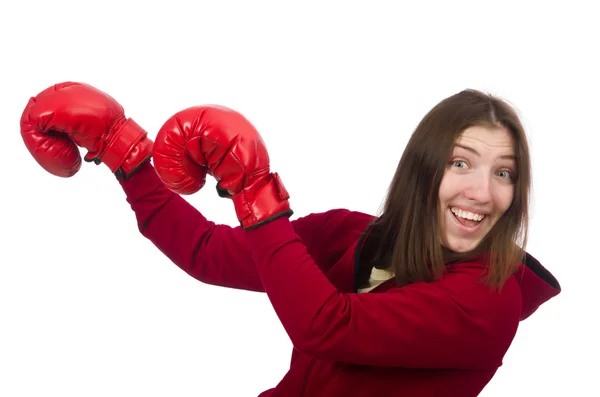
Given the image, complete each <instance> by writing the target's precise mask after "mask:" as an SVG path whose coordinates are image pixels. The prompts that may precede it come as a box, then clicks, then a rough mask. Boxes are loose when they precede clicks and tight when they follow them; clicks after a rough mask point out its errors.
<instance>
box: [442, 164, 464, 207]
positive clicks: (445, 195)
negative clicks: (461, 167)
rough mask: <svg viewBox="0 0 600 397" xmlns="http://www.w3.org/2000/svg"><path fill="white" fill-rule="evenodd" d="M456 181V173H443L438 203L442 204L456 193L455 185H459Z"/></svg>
mask: <svg viewBox="0 0 600 397" xmlns="http://www.w3.org/2000/svg"><path fill="white" fill-rule="evenodd" d="M458 182H459V181H458V180H457V178H456V175H454V174H452V173H451V172H448V171H446V172H445V173H444V177H443V178H442V182H441V184H440V190H439V194H438V196H439V203H440V205H444V202H446V201H448V200H449V199H451V198H452V197H453V196H454V195H456V191H457V187H458V185H459V183H458Z"/></svg>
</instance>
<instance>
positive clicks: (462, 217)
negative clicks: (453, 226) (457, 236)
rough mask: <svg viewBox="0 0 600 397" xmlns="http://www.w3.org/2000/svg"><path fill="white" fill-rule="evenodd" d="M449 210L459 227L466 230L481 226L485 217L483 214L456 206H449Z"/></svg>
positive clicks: (472, 230)
mask: <svg viewBox="0 0 600 397" xmlns="http://www.w3.org/2000/svg"><path fill="white" fill-rule="evenodd" d="M450 212H451V213H452V216H453V217H454V220H455V221H456V223H457V224H458V225H459V226H461V229H463V230H465V231H467V232H474V231H476V230H477V229H479V227H481V225H482V223H483V221H484V219H486V215H485V214H477V213H473V212H469V211H465V210H461V209H459V208H456V207H450Z"/></svg>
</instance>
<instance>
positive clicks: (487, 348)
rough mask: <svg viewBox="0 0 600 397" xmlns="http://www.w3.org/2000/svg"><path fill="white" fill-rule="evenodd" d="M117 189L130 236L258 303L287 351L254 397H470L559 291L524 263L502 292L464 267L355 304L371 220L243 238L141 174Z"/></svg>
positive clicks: (321, 223)
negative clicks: (279, 371)
mask: <svg viewBox="0 0 600 397" xmlns="http://www.w3.org/2000/svg"><path fill="white" fill-rule="evenodd" d="M121 185H122V187H123V189H124V191H125V194H126V196H127V201H128V202H129V204H130V205H131V207H132V209H133V211H134V212H135V214H136V217H137V221H138V226H139V229H140V231H141V233H142V234H143V235H144V236H145V237H146V238H148V239H149V240H150V241H152V243H153V244H154V245H155V246H156V247H157V248H158V249H160V250H161V251H162V252H163V253H164V254H165V255H166V256H167V257H168V258H170V259H171V260H172V261H173V262H174V263H175V264H176V265H177V266H179V267H180V268H181V269H182V270H184V271H185V272H187V273H188V274H189V275H191V276H192V277H194V278H196V279H198V280H200V281H202V282H204V283H208V284H213V285H219V286H224V287H231V288H237V289H244V290H250V291H260V292H266V293H267V294H268V296H269V299H270V301H271V303H272V305H273V307H274V309H275V312H276V313H277V315H278V317H279V319H280V321H281V323H282V324H283V327H284V328H285V330H286V331H287V333H288V335H289V337H290V339H291V341H292V343H293V345H294V350H293V352H292V360H291V365H290V369H289V371H288V373H287V374H286V375H285V377H284V378H283V379H282V380H281V382H280V383H279V384H278V385H277V386H276V387H275V388H273V389H270V390H267V391H265V392H263V393H261V394H260V397H300V396H304V397H312V396H315V397H318V396H327V397H335V396H344V397H350V396H403V397H409V396H411V397H412V396H419V397H421V396H436V397H450V396H452V397H454V396H456V397H458V396H460V397H469V396H477V395H478V394H479V393H480V392H481V390H482V389H483V388H484V387H485V385H486V384H487V383H488V382H489V381H490V379H491V378H492V376H493V375H494V373H495V372H496V370H497V369H498V367H500V365H502V359H503V357H504V355H505V353H506V351H507V350H508V348H509V346H510V344H511V342H512V340H513V338H514V336H515V333H516V331H517V327H518V325H519V322H520V321H522V320H524V319H525V318H527V317H528V316H530V315H531V314H532V313H533V312H535V311H536V309H537V308H538V307H539V306H540V305H541V304H542V303H544V302H546V301H547V300H549V299H550V298H552V297H554V296H556V295H557V294H558V293H559V292H560V285H559V283H558V282H557V280H556V279H555V278H554V277H553V276H552V275H551V274H550V273H549V272H548V271H547V270H546V269H544V267H542V265H541V264H540V263H539V262H538V261H537V260H536V259H534V258H533V257H532V256H530V255H528V256H527V260H526V261H525V262H526V263H524V264H523V265H522V266H521V267H520V269H519V271H518V272H517V274H516V275H515V276H513V277H511V278H510V279H509V280H508V281H507V282H506V284H505V285H504V287H503V288H502V290H501V292H492V291H491V290H490V288H489V287H487V286H486V285H485V284H483V283H481V282H479V280H480V279H481V277H482V270H483V268H484V265H483V264H482V263H480V262H478V261H477V259H473V260H472V261H469V262H462V263H458V264H453V265H448V266H447V272H446V274H445V275H444V276H443V277H442V278H441V279H440V280H437V281H435V282H429V283H424V282H418V283H413V284H410V285H408V286H405V287H401V288H399V287H397V286H395V285H394V280H393V279H392V280H389V281H387V282H384V283H383V284H381V285H379V286H378V287H376V288H375V289H373V290H372V291H370V292H369V293H361V294H358V293H356V291H357V285H356V280H355V274H356V272H355V269H358V268H359V266H360V255H359V252H360V250H359V249H358V248H359V247H360V243H361V241H362V238H363V236H364V235H365V231H366V230H367V229H368V226H369V225H370V223H371V222H372V221H373V220H374V217H373V216H372V215H367V214H363V213H359V212H353V211H349V210H345V209H336V210H331V211H327V212H324V213H317V214H310V215H308V216H305V217H302V218H299V219H296V220H293V221H290V220H289V219H287V218H280V219H278V220H276V221H273V222H271V223H268V224H266V225H264V226H261V227H260V228H257V229H254V230H251V231H248V232H244V231H243V230H242V229H241V228H240V227H235V228H234V227H230V226H227V225H216V224H215V223H213V222H211V221H209V220H207V219H206V218H205V217H204V216H203V215H202V214H201V213H200V212H198V210H196V209H195V208H194V207H192V206H191V205H190V204H189V203H188V202H187V201H185V200H184V199H183V198H182V197H180V196H179V195H177V194H175V193H173V192H171V191H169V190H168V189H167V188H166V187H164V186H163V184H162V183H161V181H160V180H159V179H158V177H157V175H156V174H155V172H154V169H153V168H152V165H151V164H150V163H147V164H145V165H144V166H143V167H142V168H141V169H140V170H139V171H138V172H137V173H136V174H135V175H134V176H133V177H132V178H131V179H130V180H128V181H125V182H121ZM232 210H233V209H232Z"/></svg>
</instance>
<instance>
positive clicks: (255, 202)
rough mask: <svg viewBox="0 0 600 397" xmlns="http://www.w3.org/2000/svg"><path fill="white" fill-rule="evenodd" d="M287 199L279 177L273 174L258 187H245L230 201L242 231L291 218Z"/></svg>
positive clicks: (291, 212)
mask: <svg viewBox="0 0 600 397" xmlns="http://www.w3.org/2000/svg"><path fill="white" fill-rule="evenodd" d="M289 198H290V195H289V193H288V191H287V190H286V188H285V186H284V185H283V182H282V181H281V179H280V178H279V175H278V174H277V173H273V174H270V175H269V177H268V181H267V182H266V183H264V182H263V184H262V185H261V186H260V187H258V188H256V186H252V187H246V188H245V189H244V190H242V191H241V192H240V193H238V194H235V195H233V197H232V200H233V204H234V207H235V212H236V214H237V217H238V220H239V221H240V225H241V226H242V228H243V229H244V230H251V229H254V228H257V227H259V226H261V225H263V224H265V223H268V222H271V221H273V220H275V219H277V218H280V217H283V216H287V217H290V216H292V215H293V211H292V209H291V208H290V203H289V201H288V200H289Z"/></svg>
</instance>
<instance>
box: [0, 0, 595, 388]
mask: <svg viewBox="0 0 600 397" xmlns="http://www.w3.org/2000/svg"><path fill="white" fill-rule="evenodd" d="M136 3H137V2H133V1H125V0H120V1H118V2H117V1H98V2H80V1H70V2H69V1H62V0H61V1H37V2H34V1H24V0H21V1H14V2H4V3H3V5H2V6H1V9H0V38H1V39H0V48H1V52H0V58H1V62H0V65H1V66H0V83H1V85H0V101H1V103H0V125H2V126H3V129H2V144H0V162H1V163H0V165H1V168H0V169H1V170H2V177H1V178H2V179H1V181H2V182H1V183H0V192H1V194H0V200H1V210H2V215H1V217H0V225H1V226H2V227H1V228H0V233H1V239H0V244H1V249H0V265H1V266H0V396H7V397H13V396H15V397H16V396H49V395H56V396H58V395H60V396H142V395H143V396H148V395H152V396H181V397H183V396H198V395H201V396H205V395H206V396H250V397H252V396H256V395H257V394H258V393H259V392H261V391H262V390H264V389H267V388H270V387H273V386H275V385H276V384H277V382H278V381H279V380H280V379H281V377H282V376H283V375H284V374H285V372H286V369H287V367H288V363H289V354H290V350H291V345H290V342H289V340H288V338H287V336H286V334H285V332H284V330H283V328H282V327H281V325H280V324H279V321H278V319H277V318H276V316H275V314H274V312H273V310H272V309H271V306H270V304H269V302H268V300H267V298H266V296H265V295H263V294H257V293H249V292H240V291H233V290H228V289H221V288H217V287H211V286H207V285H203V284H201V283H199V282H198V281H196V280H193V279H192V278H190V277H189V276H187V275H186V274H184V273H183V272H182V271H181V270H179V269H178V268H177V267H176V266H174V265H173V264H171V263H170V262H169V260H168V259H166V258H165V257H163V256H162V255H161V254H160V253H159V251H158V250H157V249H156V248H154V246H152V245H151V243H149V242H148V241H146V240H145V239H144V238H143V237H142V236H141V235H140V234H139V233H138V230H137V227H136V221H135V217H134V214H133V212H132V211H131V210H130V208H129V206H128V204H127V203H126V201H125V196H124V194H123V192H122V190H121V189H120V187H119V185H118V183H117V182H116V181H115V180H114V177H113V176H112V175H111V174H110V172H109V171H108V169H107V168H106V167H105V166H96V165H93V164H87V163H86V164H84V166H83V168H82V170H81V171H80V172H79V173H78V174H77V175H76V176H74V177H73V178H70V179H61V178H57V177H54V176H51V175H49V174H48V173H46V172H45V171H43V170H42V169H41V167H39V166H38V165H37V163H35V161H34V160H33V159H32V157H31V156H30V155H29V153H28V152H27V150H26V149H25V146H24V145H23V143H22V141H21V138H20V134H19V117H20V115H21V112H22V110H23V108H24V106H25V104H26V103H27V100H28V99H29V97H30V96H33V95H35V94H36V93H38V92H39V91H41V90H43V89H44V88H46V87H48V86H50V85H52V84H55V83H58V82H62V81H67V80H71V81H82V82H86V83H89V84H92V85H94V86H96V87H98V88H100V89H102V90H104V91H106V92H108V93H110V94H111V95H112V96H113V97H114V98H116V99H117V100H119V101H120V102H121V103H122V105H123V106H124V107H125V109H126V112H127V115H128V116H130V117H133V118H134V119H135V120H136V121H137V122H138V123H140V124H141V125H143V126H144V127H145V128H146V129H147V130H148V131H149V134H150V136H151V137H152V138H153V137H155V136H156V132H157V131H158V129H159V128H160V126H161V125H162V123H163V122H164V121H165V120H166V119H167V118H168V117H169V116H171V115H172V114H173V113H175V112H176V111H178V110H181V109H183V108H185V107H188V106H192V105H200V104H206V103H218V104H221V105H226V106H229V107H232V108H234V109H236V110H238V111H240V112H242V113H243V114H245V115H246V116H247V117H248V118H249V119H250V120H251V121H252V122H253V123H254V124H255V126H256V127H257V128H258V129H259V130H260V131H261V134H262V135H263V137H264V139H265V141H266V142H267V146H268V148H269V150H270V155H271V159H272V168H273V169H274V170H276V171H278V172H279V173H280V174H281V176H282V178H283V180H284V182H285V184H286V187H287V188H288V190H289V191H290V193H291V195H292V201H291V202H292V205H293V207H294V209H295V212H296V215H295V217H296V216H300V215H305V214H308V213H310V212H318V211H324V210H327V209H330V208H339V207H346V208H350V209H354V210H359V211H364V212H369V213H375V212H377V211H378V209H379V206H380V204H381V203H382V200H383V199H384V196H385V192H386V189H387V186H388V183H389V181H390V179H391V177H392V175H393V172H394V170H395V167H396V164H397V162H398V160H399V158H400V156H401V153H402V150H403V149H404V145H405V143H406V141H407V139H408V137H409V135H410V134H411V132H412V131H413V129H414V128H415V126H416V125H417V123H418V122H419V120H420V119H421V118H422V117H423V116H424V115H425V113H426V112H427V111H428V110H429V109H430V108H431V107H432V106H434V105H435V104H436V103H437V102H438V101H439V100H441V99H443V98H445V97H447V96H449V95H452V94H454V93H456V92H458V91H459V90H462V89H464V88H476V89H480V90H484V91H487V92H491V93H494V94H497V95H499V96H501V97H503V98H505V99H507V100H509V101H510V102H511V103H512V104H513V105H514V106H515V107H516V108H517V109H518V111H519V113H520V115H521V116H522V118H523V122H524V124H525V126H526V129H527V132H528V134H529V137H530V144H531V151H532V156H533V167H534V190H533V194H534V201H533V211H532V218H531V239H530V244H529V251H530V252H531V253H532V254H534V255H535V256H537V257H538V258H539V259H540V260H541V261H542V262H543V263H544V264H545V265H546V266H547V267H548V269H550V270H551V271H552V272H553V273H554V274H555V276H556V277H557V278H558V279H559V281H560V282H561V284H562V286H563V288H564V291H563V292H562V294H560V295H559V296H558V297H557V298H555V299H553V300H552V301H550V302H549V303H548V304H546V305H544V306H543V307H542V308H541V309H540V310H539V311H538V313H536V314H535V315H534V316H533V317H531V318H530V319H528V320H527V321H525V322H524V323H522V325H521V328H520V329H519V332H518V335H517V337H516V339H515V341H514V343H513V345H512V347H511V349H510V351H509V352H508V354H507V355H506V358H505V361H504V365H503V366H502V367H501V369H500V370H499V371H498V373H497V375H496V377H495V378H494V379H493V380H492V381H491V382H490V384H489V385H488V386H487V387H486V389H485V390H484V392H483V393H482V394H481V395H482V396H486V397H492V396H531V395H544V396H564V395H572V396H597V395H600V392H599V391H598V383H597V378H598V370H599V369H600V368H599V364H598V355H599V354H600V349H599V342H598V339H599V338H598V335H599V332H600V327H599V326H598V325H597V324H598V323H597V320H598V295H597V292H596V291H597V289H596V285H597V283H598V277H599V276H600V271H599V269H598V268H599V265H600V259H599V256H598V247H599V242H598V240H599V239H600V232H599V231H598V222H599V221H600V218H599V215H598V194H597V191H598V187H597V186H598V180H599V178H600V177H599V174H598V155H599V149H598V143H599V141H598V134H599V132H600V131H599V130H600V128H599V127H598V125H599V123H598V116H599V114H600V113H599V109H600V106H599V105H600V100H599V97H598V90H599V89H600V84H599V79H598V75H599V72H600V62H599V61H598V55H597V54H598V51H599V48H600V47H599V46H598V37H600V28H599V27H598V26H599V25H598V13H597V12H595V11H593V8H592V6H591V4H592V2H591V1H590V2H581V1H564V2H544V3H542V2H539V3H538V2H533V1H531V2H525V1H523V2H516V1H515V2H513V1H501V2H498V1H493V2H485V1H481V2H475V1H473V2H457V1H452V2H437V3H434V2H426V1H421V2H407V3H405V4H404V5H398V4H395V2H391V1H390V2H388V3H384V2H377V1H372V0H369V1H368V2H367V1H363V2H360V3H359V2H351V1H344V2H327V1H314V2H313V1H306V0H304V1H302V2H284V1H279V2H276V1H271V2H266V1H247V2H238V3H234V2H230V1H221V0H220V1H216V0H215V1H198V0H196V1H189V2H182V1H175V0H171V1H166V2H160V3H152V4H151V3H150V2H147V3H145V4H143V3H142V2H140V3H139V5H138V4H136ZM398 3H399V2H398ZM366 4H369V5H368V6H367V5H366ZM393 4H394V5H393ZM417 4H418V5H417ZM534 4H535V5H534ZM186 198H187V199H188V200H189V201H190V202H192V203H193V204H194V205H195V206H196V207H197V208H198V209H200V210H201V211H202V212H203V213H204V214H206V216H208V217H209V218H210V219H212V220H214V221H217V222H223V223H227V224H230V225H237V222H236V219H235V214H234V211H233V207H231V203H230V202H229V201H226V200H223V199H220V198H218V197H217V196H216V194H215V191H214V181H212V180H209V181H208V183H207V188H205V189H204V190H202V191H201V192H200V193H198V194H196V195H194V196H189V197H186Z"/></svg>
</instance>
